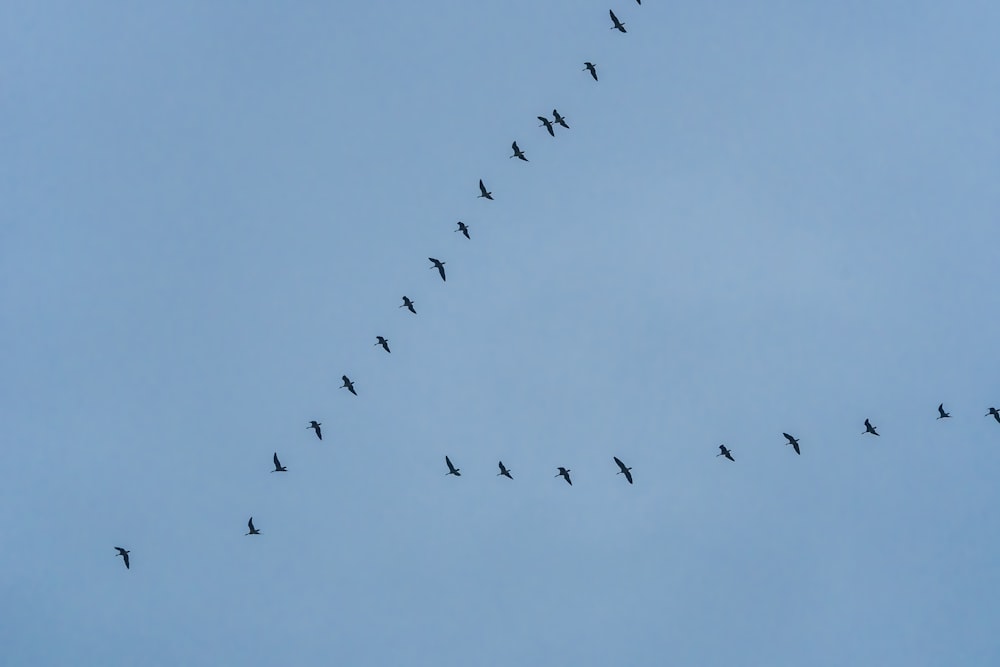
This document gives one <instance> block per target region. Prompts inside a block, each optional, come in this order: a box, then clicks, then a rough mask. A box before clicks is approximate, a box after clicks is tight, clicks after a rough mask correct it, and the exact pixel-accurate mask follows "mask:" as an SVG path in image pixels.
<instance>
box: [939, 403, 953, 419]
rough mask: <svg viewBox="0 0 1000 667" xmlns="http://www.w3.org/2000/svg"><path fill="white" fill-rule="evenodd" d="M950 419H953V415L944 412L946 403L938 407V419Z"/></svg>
mask: <svg viewBox="0 0 1000 667" xmlns="http://www.w3.org/2000/svg"><path fill="white" fill-rule="evenodd" d="M948 417H951V415H950V414H948V413H947V412H945V411H944V403H942V404H941V405H939V406H938V417H937V418H938V419H947V418H948Z"/></svg>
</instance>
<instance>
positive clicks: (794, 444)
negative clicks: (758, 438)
mask: <svg viewBox="0 0 1000 667" xmlns="http://www.w3.org/2000/svg"><path fill="white" fill-rule="evenodd" d="M781 435H783V436H785V440H787V441H788V442H786V443H785V444H786V445H791V446H792V448H793V449H794V450H795V453H796V454H801V453H802V452H800V451H799V441H798V439H797V438H793V437H792V436H790V435H788V434H787V433H782V434H781Z"/></svg>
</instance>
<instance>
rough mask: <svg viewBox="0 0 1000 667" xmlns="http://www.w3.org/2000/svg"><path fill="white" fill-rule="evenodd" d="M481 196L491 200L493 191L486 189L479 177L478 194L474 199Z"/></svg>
mask: <svg viewBox="0 0 1000 667" xmlns="http://www.w3.org/2000/svg"><path fill="white" fill-rule="evenodd" d="M482 197H486V198H487V199H489V200H490V201H493V193H492V192H487V191H486V186H485V185H483V179H481V178H480V179H479V196H478V197H476V199H480V198H482Z"/></svg>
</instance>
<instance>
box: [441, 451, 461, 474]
mask: <svg viewBox="0 0 1000 667" xmlns="http://www.w3.org/2000/svg"><path fill="white" fill-rule="evenodd" d="M444 462H445V463H447V464H448V472H446V473H445V475H454V476H455V477H461V476H462V473H461V472H459V471H460V470H461V468H456V467H455V466H454V465H453V464H452V462H451V459H449V458H448V457H447V456H445V457H444Z"/></svg>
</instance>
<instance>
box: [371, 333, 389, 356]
mask: <svg viewBox="0 0 1000 667" xmlns="http://www.w3.org/2000/svg"><path fill="white" fill-rule="evenodd" d="M375 338H377V339H378V340H377V341H376V342H375V345H381V346H382V349H383V350H385V351H386V352H388V353H390V354H392V350H390V349H389V339H388V338H384V337H382V336H375ZM375 345H372V347H375Z"/></svg>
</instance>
